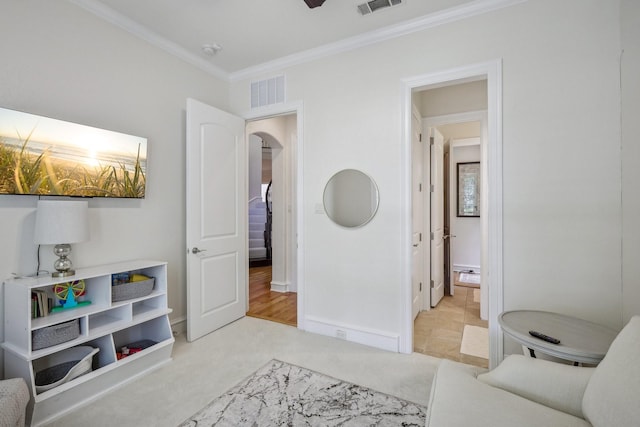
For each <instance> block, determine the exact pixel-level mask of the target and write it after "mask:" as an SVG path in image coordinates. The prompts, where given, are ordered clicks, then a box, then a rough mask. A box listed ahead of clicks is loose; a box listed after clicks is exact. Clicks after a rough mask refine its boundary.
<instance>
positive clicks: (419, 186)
mask: <svg viewBox="0 0 640 427" xmlns="http://www.w3.org/2000/svg"><path fill="white" fill-rule="evenodd" d="M418 191H419V192H420V193H422V183H420V184H418Z"/></svg>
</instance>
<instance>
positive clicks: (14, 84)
mask: <svg viewBox="0 0 640 427" xmlns="http://www.w3.org/2000/svg"><path fill="white" fill-rule="evenodd" d="M1 9H2V12H0V38H1V39H2V40H3V42H2V43H0V56H1V57H2V58H4V59H3V60H2V61H1V62H0V105H2V106H3V107H7V108H11V109H16V110H22V111H28V112H32V113H35V114H40V115H45V116H51V117H55V118H59V119H63V120H67V121H73V122H77V123H82V124H86V125H90V126H96V127H100V128H105V129H110V130H115V131H118V132H123V133H130V134H133V135H139V136H143V137H146V138H148V169H147V194H146V198H145V199H144V200H104V199H92V200H90V201H89V208H90V216H91V240H90V241H89V242H86V243H82V244H77V245H73V258H72V259H73V262H74V264H75V265H76V267H83V266H89V265H96V264H102V263H109V262H115V261H120V260H126V259H140V258H147V259H159V260H166V261H168V263H169V265H168V288H169V306H170V307H172V308H173V309H174V312H173V313H172V315H171V317H172V319H173V320H180V319H182V318H184V316H185V314H186V306H185V297H186V293H185V277H186V270H185V248H186V241H185V191H184V188H185V150H184V145H185V141H184V139H185V124H184V123H185V100H186V98H187V97H194V98H198V99H201V100H202V101H204V102H208V103H209V104H213V105H217V106H218V107H220V108H227V99H228V86H227V84H226V83H223V82H220V81H217V80H216V79H215V78H213V77H211V76H210V75H208V74H205V73H203V72H201V71H199V70H197V69H195V68H193V67H191V66H189V65H187V64H185V63H184V62H182V61H180V60H178V59H176V58H174V57H172V56H169V55H168V54H166V53H164V52H163V51H161V50H159V49H156V48H153V47H151V46H150V45H149V44H147V43H146V42H143V41H141V40H139V39H137V38H135V37H133V36H131V35H129V34H128V33H125V32H123V31H122V30H120V29H119V28H116V27H113V26H112V25H109V24H107V23H105V22H104V21H102V20H100V19H98V18H96V17H95V16H93V15H91V14H89V13H87V12H85V11H84V10H82V9H80V8H78V7H77V6H74V5H72V4H71V3H69V2H66V1H31V2H21V1H4V2H3V3H2V8H1ZM35 206H36V197H33V196H1V197H0V235H1V236H2V242H3V244H2V245H0V279H4V278H7V277H9V276H10V275H11V273H17V274H31V273H34V272H35V269H36V246H35V244H33V243H32V242H33V238H32V236H33V212H34V211H35ZM50 251H51V247H43V251H42V262H43V264H42V265H43V267H44V268H46V267H48V266H51V265H52V263H53V254H51V253H50Z"/></svg>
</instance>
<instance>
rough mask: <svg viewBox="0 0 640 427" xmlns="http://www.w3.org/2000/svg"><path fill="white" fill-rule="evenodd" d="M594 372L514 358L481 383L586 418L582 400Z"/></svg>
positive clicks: (576, 367)
mask: <svg viewBox="0 0 640 427" xmlns="http://www.w3.org/2000/svg"><path fill="white" fill-rule="evenodd" d="M594 370H595V369H594V368H583V367H578V366H570V365H564V364H561V363H555V362H550V361H548V360H541V359H534V358H530V357H525V356H522V355H511V356H509V357H507V358H506V359H504V361H503V362H502V363H501V364H500V366H498V367H497V368H495V369H494V370H492V371H490V372H487V373H486V374H481V375H478V380H479V381H482V382H484V383H486V384H489V385H491V386H493V387H498V388H501V389H503V390H506V391H508V392H511V393H513V394H517V395H519V396H522V397H524V398H526V399H529V400H532V401H534V402H537V403H540V404H542V405H545V406H548V407H550V408H553V409H557V410H559V411H562V412H566V413H568V414H571V415H575V416H576V417H580V418H584V415H583V414H582V397H583V396H584V391H585V389H586V387H587V384H588V383H589V379H590V378H591V374H592V373H593V371H594Z"/></svg>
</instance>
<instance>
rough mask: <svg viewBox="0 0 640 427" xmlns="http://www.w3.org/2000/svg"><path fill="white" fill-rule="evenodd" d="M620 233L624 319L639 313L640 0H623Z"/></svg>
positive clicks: (625, 320) (626, 319)
mask: <svg viewBox="0 0 640 427" xmlns="http://www.w3.org/2000/svg"><path fill="white" fill-rule="evenodd" d="M621 4H622V11H621V16H622V48H623V49H624V53H623V55H622V203H623V211H622V221H623V222H622V235H623V236H624V238H623V241H622V242H623V247H622V254H623V264H622V266H623V283H624V288H623V297H624V298H623V307H624V322H627V321H628V320H629V318H630V317H631V316H633V315H635V314H640V262H638V260H640V221H639V218H640V215H638V212H640V191H639V190H638V189H639V188H640V185H638V183H639V182H640V168H638V160H639V159H640V120H638V117H640V80H639V79H638V76H640V2H638V1H637V0H622V2H621Z"/></svg>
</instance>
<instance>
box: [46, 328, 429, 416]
mask: <svg viewBox="0 0 640 427" xmlns="http://www.w3.org/2000/svg"><path fill="white" fill-rule="evenodd" d="M272 359H277V360H281V361H284V362H287V363H290V364H293V365H297V366H302V367H305V368H307V369H311V370H314V371H316V372H322V373H324V374H326V375H330V376H332V377H334V378H340V379H342V380H344V381H348V382H350V383H353V384H359V385H361V386H363V387H368V388H371V389H373V390H377V391H380V392H382V393H386V394H389V395H392V396H397V397H399V398H401V399H404V400H408V401H410V402H415V403H418V404H420V405H424V406H426V405H427V403H428V400H429V393H430V390H431V382H432V380H433V375H434V373H435V370H436V368H437V367H438V364H439V363H440V359H438V358H435V357H431V356H426V355H424V354H419V353H413V354H399V353H392V352H388V351H383V350H378V349H375V348H371V347H366V346H363V345H359V344H355V343H351V342H348V341H344V340H339V339H337V338H331V337H325V336H321V335H316V334H312V333H307V332H304V331H301V330H299V329H297V328H294V327H291V326H285V325H281V324H278V323H273V322H269V321H267V320H260V319H255V318H251V317H245V318H242V319H240V320H238V321H236V322H234V323H232V324H230V325H227V326H225V327H224V328H221V329H219V330H217V331H215V332H212V333H211V334H209V335H207V336H205V337H203V338H201V339H199V340H197V341H194V342H192V343H188V342H186V340H185V337H184V334H179V335H178V336H177V337H176V344H175V346H174V348H173V361H172V362H170V363H168V364H166V365H164V366H163V367H161V368H160V369H157V370H156V371H153V372H151V373H150V374H148V375H145V376H143V377H141V378H139V379H136V380H135V381H134V382H132V383H129V384H127V385H125V386H124V387H120V388H118V389H115V390H112V391H110V392H109V393H107V394H105V395H104V396H103V397H101V398H99V399H97V400H96V401H94V402H91V403H89V404H87V405H84V406H82V407H79V408H74V410H73V411H71V412H69V414H68V415H66V416H64V417H62V418H60V419H58V420H56V421H54V422H53V423H51V424H50V425H51V426H57V427H76V426H83V427H84V426H92V427H96V426H105V427H106V426H109V427H112V426H114V425H117V426H136V427H139V426H154V427H163V426H167V427H175V426H177V425H179V424H180V423H181V422H183V421H184V420H186V419H188V418H189V417H190V416H192V415H193V414H195V413H196V412H198V411H199V410H201V409H202V408H204V407H205V406H206V405H207V404H208V403H209V402H211V400H212V399H214V398H215V397H217V396H220V395H222V394H223V393H225V392H226V391H227V390H229V389H231V388H232V387H233V386H234V385H236V384H238V383H240V382H241V381H242V380H244V379H246V378H248V377H249V375H251V374H252V373H253V372H255V371H256V370H257V369H259V368H260V367H262V366H264V365H265V364H266V363H267V362H269V361H270V360H272Z"/></svg>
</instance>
